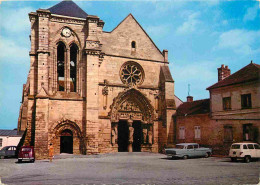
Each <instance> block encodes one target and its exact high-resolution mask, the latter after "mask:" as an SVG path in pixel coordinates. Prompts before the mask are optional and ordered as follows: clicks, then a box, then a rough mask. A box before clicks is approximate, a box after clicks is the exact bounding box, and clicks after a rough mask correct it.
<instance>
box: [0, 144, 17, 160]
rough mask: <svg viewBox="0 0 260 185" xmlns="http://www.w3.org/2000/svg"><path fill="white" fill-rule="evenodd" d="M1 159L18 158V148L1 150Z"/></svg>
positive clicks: (11, 147) (7, 147) (12, 147)
mask: <svg viewBox="0 0 260 185" xmlns="http://www.w3.org/2000/svg"><path fill="white" fill-rule="evenodd" d="M0 157H1V159H4V158H7V157H17V155H16V146H5V147H4V148H2V149H1V150H0Z"/></svg>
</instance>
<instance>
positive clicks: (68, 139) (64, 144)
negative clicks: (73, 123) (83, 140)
mask: <svg viewBox="0 0 260 185" xmlns="http://www.w3.org/2000/svg"><path fill="white" fill-rule="evenodd" d="M60 153H69V154H72V153H73V134H72V132H71V130H68V129H67V130H64V131H63V132H62V133H61V136H60Z"/></svg>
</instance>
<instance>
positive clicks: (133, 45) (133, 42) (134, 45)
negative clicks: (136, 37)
mask: <svg viewBox="0 0 260 185" xmlns="http://www.w3.org/2000/svg"><path fill="white" fill-rule="evenodd" d="M131 45H132V49H135V48H136V44H135V41H132V44H131Z"/></svg>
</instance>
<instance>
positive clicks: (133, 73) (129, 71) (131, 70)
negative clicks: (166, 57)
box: [120, 62, 144, 85]
mask: <svg viewBox="0 0 260 185" xmlns="http://www.w3.org/2000/svg"><path fill="white" fill-rule="evenodd" d="M120 77H121V80H122V82H123V83H124V84H128V85H138V84H141V83H142V82H143V78H144V72H143V69H142V67H141V66H140V65H139V64H138V63H136V62H127V63H125V64H124V65H123V66H122V68H121V72H120Z"/></svg>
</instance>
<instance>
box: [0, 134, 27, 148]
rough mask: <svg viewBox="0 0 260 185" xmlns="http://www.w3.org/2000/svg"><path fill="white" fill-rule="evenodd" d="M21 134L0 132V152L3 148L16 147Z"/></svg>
mask: <svg viewBox="0 0 260 185" xmlns="http://www.w3.org/2000/svg"><path fill="white" fill-rule="evenodd" d="M22 135H23V132H17V130H0V150H1V149H2V148H3V147H5V146H17V145H18V143H19V142H20V140H21V138H22Z"/></svg>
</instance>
